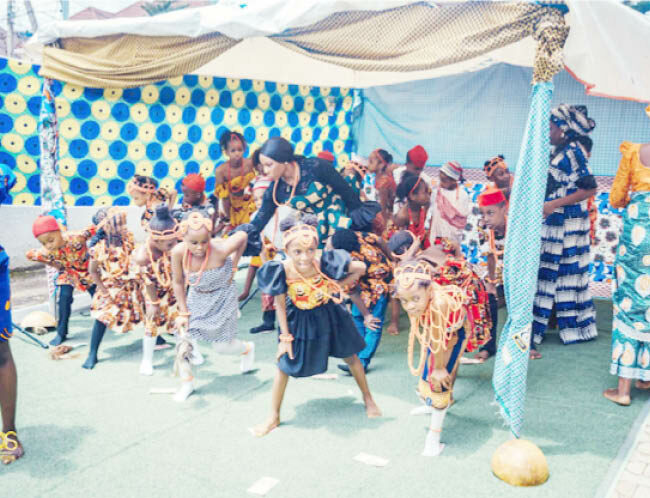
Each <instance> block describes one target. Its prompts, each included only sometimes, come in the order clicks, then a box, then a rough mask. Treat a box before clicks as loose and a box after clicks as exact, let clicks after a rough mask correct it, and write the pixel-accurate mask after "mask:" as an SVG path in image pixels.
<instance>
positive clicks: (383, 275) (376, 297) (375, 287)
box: [330, 229, 393, 373]
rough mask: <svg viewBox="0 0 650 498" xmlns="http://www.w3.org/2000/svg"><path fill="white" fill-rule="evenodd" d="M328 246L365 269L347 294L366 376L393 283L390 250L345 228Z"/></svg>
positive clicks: (366, 235) (371, 236) (377, 239)
mask: <svg viewBox="0 0 650 498" xmlns="http://www.w3.org/2000/svg"><path fill="white" fill-rule="evenodd" d="M330 246H331V249H343V250H344V251H347V252H348V253H349V254H350V256H351V258H352V261H360V262H361V263H363V264H365V265H366V268H367V270H366V272H365V273H364V274H363V275H362V276H361V277H360V278H359V281H358V283H357V286H356V287H355V288H354V289H353V291H352V292H350V298H351V300H352V307H351V311H352V318H353V319H354V324H355V325H356V327H357V330H358V331H359V334H361V337H363V339H364V341H365V342H366V347H365V348H363V350H362V351H361V352H359V354H358V356H359V360H360V361H361V364H362V365H363V369H364V371H365V372H366V373H367V372H368V366H369V365H370V361H371V360H372V357H373V356H374V355H375V352H376V351H377V348H378V347H379V341H380V340H381V331H382V328H383V326H384V318H385V315H386V308H387V307H388V306H387V305H388V300H389V297H390V293H389V288H390V286H391V284H392V283H393V269H392V267H391V264H390V256H389V254H390V251H389V249H388V247H387V246H386V242H384V240H383V239H382V238H380V237H378V236H377V235H375V234H374V233H367V232H354V231H352V230H349V229H342V230H338V231H336V232H335V233H334V235H332V237H331V239H330ZM338 368H340V369H341V370H343V371H344V372H348V373H350V367H348V365H346V364H342V365H338Z"/></svg>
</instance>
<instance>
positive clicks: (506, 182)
mask: <svg viewBox="0 0 650 498" xmlns="http://www.w3.org/2000/svg"><path fill="white" fill-rule="evenodd" d="M483 171H484V172H485V178H487V179H488V181H490V182H492V185H491V187H492V188H498V189H499V190H501V192H503V195H504V196H505V198H506V200H508V199H510V192H511V191H512V184H513V183H514V181H515V177H514V176H513V175H512V174H511V173H510V171H508V165H507V164H506V160H505V158H504V157H503V156H502V155H501V154H499V155H498V156H495V157H493V158H492V159H488V160H487V161H485V163H484V164H483Z"/></svg>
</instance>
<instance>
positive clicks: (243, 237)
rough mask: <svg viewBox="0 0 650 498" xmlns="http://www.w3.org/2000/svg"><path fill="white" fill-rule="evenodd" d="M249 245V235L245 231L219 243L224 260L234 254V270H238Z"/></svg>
mask: <svg viewBox="0 0 650 498" xmlns="http://www.w3.org/2000/svg"><path fill="white" fill-rule="evenodd" d="M247 243H248V234H247V233H246V232H244V231H240V232H235V233H233V234H232V235H230V236H229V237H228V238H227V239H225V240H223V241H221V242H219V245H220V247H221V251H222V252H223V255H224V258H227V257H228V256H230V255H231V254H232V267H233V270H236V269H237V265H238V264H239V260H240V259H241V256H242V254H244V251H245V250H246V244H247Z"/></svg>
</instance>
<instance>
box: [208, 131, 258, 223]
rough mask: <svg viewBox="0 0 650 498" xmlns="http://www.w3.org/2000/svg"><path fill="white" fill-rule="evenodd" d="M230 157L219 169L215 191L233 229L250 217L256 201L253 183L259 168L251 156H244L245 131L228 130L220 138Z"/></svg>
mask: <svg viewBox="0 0 650 498" xmlns="http://www.w3.org/2000/svg"><path fill="white" fill-rule="evenodd" d="M219 144H220V145H221V149H222V150H223V152H224V153H225V154H226V155H227V156H228V160H227V161H226V162H225V163H223V164H221V165H219V166H217V169H216V171H215V184H214V195H215V196H216V197H218V198H219V199H221V201H222V203H223V204H222V208H223V209H222V216H221V218H222V221H223V224H225V225H226V230H227V231H229V230H231V229H233V228H234V227H236V226H239V225H241V224H242V223H248V222H249V221H250V217H251V214H252V213H253V211H255V203H254V202H253V196H252V195H251V193H250V185H251V183H252V182H253V180H254V179H255V168H254V167H253V161H252V160H251V159H250V158H244V152H245V151H246V141H245V140H244V137H243V136H242V134H241V133H238V132H236V131H229V130H226V131H224V132H223V133H222V134H221V137H220V139H219Z"/></svg>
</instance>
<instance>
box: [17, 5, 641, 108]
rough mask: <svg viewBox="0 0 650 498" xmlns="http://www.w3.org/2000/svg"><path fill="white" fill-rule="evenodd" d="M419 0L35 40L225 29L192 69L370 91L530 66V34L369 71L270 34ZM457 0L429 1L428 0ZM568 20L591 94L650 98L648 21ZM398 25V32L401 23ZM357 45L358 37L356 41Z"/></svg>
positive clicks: (78, 28) (148, 21)
mask: <svg viewBox="0 0 650 498" xmlns="http://www.w3.org/2000/svg"><path fill="white" fill-rule="evenodd" d="M414 3H422V2H410V1H405V0H380V1H371V0H336V1H331V2H322V1H319V0H258V1H252V2H249V3H248V4H247V5H246V6H245V7H240V6H239V5H238V4H236V5H233V4H217V5H212V6H207V7H201V8H195V9H185V10H179V11H173V12H170V13H166V14H162V15H158V16H154V17H140V18H120V19H108V20H84V21H57V22H53V23H51V24H48V25H45V26H43V28H42V29H41V30H39V31H38V32H37V33H36V36H35V37H34V40H33V41H32V42H31V44H30V53H31V54H33V55H35V56H36V57H38V56H39V54H40V51H41V50H42V47H43V46H44V45H46V44H50V43H53V42H55V41H56V40H58V39H65V38H76V39H79V38H94V37H98V36H113V35H119V34H131V35H140V36H142V35H146V36H189V37H200V36H205V35H208V34H210V33H215V32H219V33H221V34H222V35H225V36H227V37H229V38H232V39H233V40H234V41H235V42H234V44H233V46H232V48H229V49H228V50H226V51H225V52H223V53H222V54H220V55H219V56H217V57H215V58H213V59H212V60H210V61H209V62H208V63H207V64H205V65H203V66H202V67H200V68H198V69H195V70H194V71H192V72H193V73H195V74H205V75H212V76H223V77H232V78H250V79H258V80H269V81H278V82H286V83H294V84H302V85H314V86H343V87H352V88H364V87H369V86H378V85H388V84H394V83H401V82H405V81H413V80H421V79H429V78H435V77H439V76H445V75H450V74H457V73H462V72H468V71H476V70H480V69H482V68H485V67H487V66H489V65H492V64H495V63H499V62H505V63H509V64H513V65H519V66H532V64H533V54H534V51H535V42H534V41H533V40H532V39H531V37H527V38H524V39H522V40H520V41H517V42H515V43H511V44H507V45H505V46H503V47H500V48H498V49H496V50H493V51H490V52H488V53H485V54H482V55H479V56H477V57H474V58H471V59H469V60H464V61H461V62H456V63H452V64H449V65H443V66H442V67H437V68H433V69H426V70H413V71H366V70H360V69H352V68H349V67H344V66H342V65H338V64H335V63H330V62H325V61H323V60H319V59H316V58H313V57H310V56H309V55H308V54H306V53H301V52H299V51H294V50H291V49H288V48H286V47H285V46H283V45H282V44H280V43H277V41H276V40H275V39H274V37H273V35H277V34H278V33H283V32H286V30H291V29H294V28H297V27H301V26H308V25H311V24H313V23H315V22H318V21H320V20H323V19H325V18H327V17H328V16H332V15H335V14H337V13H338V14H340V13H349V12H356V11H382V10H386V9H395V8H399V7H403V6H407V5H410V4H414ZM452 3H457V2H449V1H442V2H435V3H434V2H428V4H429V6H436V5H443V4H452ZM565 3H566V5H567V6H568V7H569V11H570V12H569V14H568V15H567V16H566V22H567V24H568V25H569V27H570V33H569V37H568V39H567V42H566V45H565V48H564V60H565V65H566V68H567V70H568V71H569V72H570V73H571V74H572V75H573V76H574V77H575V78H576V79H578V80H579V81H581V82H582V83H583V84H584V85H585V86H586V88H587V92H588V93H589V94H592V95H600V96H606V97H610V98H621V99H631V100H638V101H643V102H645V101H650V18H648V17H647V16H643V15H641V14H640V13H638V12H636V11H634V10H633V9H630V8H628V7H626V6H624V5H622V4H621V3H619V2H617V1H616V0H594V1H589V2H587V1H580V0H567V1H566V2H565ZM392 29H394V30H399V26H393V27H392ZM350 43H355V40H350Z"/></svg>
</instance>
